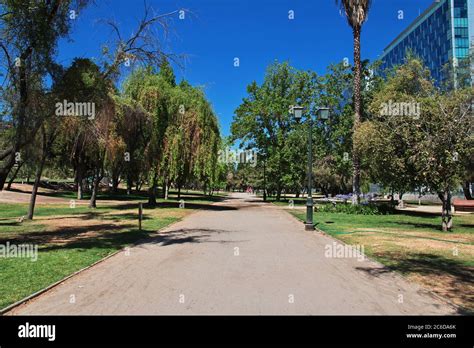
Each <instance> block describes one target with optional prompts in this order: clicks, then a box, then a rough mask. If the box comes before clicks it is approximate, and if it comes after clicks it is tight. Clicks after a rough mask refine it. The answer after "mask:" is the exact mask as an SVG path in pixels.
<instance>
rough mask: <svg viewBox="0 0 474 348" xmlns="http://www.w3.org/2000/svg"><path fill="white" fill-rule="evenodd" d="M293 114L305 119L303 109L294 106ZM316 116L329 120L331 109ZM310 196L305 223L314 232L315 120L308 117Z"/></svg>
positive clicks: (307, 201) (321, 110)
mask: <svg viewBox="0 0 474 348" xmlns="http://www.w3.org/2000/svg"><path fill="white" fill-rule="evenodd" d="M293 114H294V116H295V119H296V120H297V121H299V120H301V119H302V118H303V107H302V106H294V107H293ZM316 116H317V117H318V118H319V119H321V120H327V119H328V118H329V108H327V107H320V108H318V109H317V111H316ZM308 123H309V127H308V130H309V132H308V196H307V199H306V221H305V223H304V225H305V230H306V231H314V222H313V207H314V202H313V118H312V117H311V115H308Z"/></svg>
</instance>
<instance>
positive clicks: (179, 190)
mask: <svg viewBox="0 0 474 348" xmlns="http://www.w3.org/2000/svg"><path fill="white" fill-rule="evenodd" d="M180 198H181V184H179V185H178V199H180Z"/></svg>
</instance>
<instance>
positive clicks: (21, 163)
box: [0, 162, 25, 191]
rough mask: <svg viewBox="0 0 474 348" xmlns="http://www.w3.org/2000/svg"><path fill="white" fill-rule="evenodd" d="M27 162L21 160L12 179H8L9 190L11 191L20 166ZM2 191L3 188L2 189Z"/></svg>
mask: <svg viewBox="0 0 474 348" xmlns="http://www.w3.org/2000/svg"><path fill="white" fill-rule="evenodd" d="M24 163H25V162H20V164H18V167H16V169H15V173H13V175H12V177H11V179H10V181H8V185H7V190H8V191H10V190H11V188H12V184H13V181H15V179H16V176H17V175H18V172H19V171H20V168H21V167H22V166H23V164H24ZM0 191H1V190H0Z"/></svg>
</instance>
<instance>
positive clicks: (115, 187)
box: [112, 176, 120, 193]
mask: <svg viewBox="0 0 474 348" xmlns="http://www.w3.org/2000/svg"><path fill="white" fill-rule="evenodd" d="M119 184H120V179H119V177H118V176H114V177H113V178H112V192H113V193H117V192H118V186H119Z"/></svg>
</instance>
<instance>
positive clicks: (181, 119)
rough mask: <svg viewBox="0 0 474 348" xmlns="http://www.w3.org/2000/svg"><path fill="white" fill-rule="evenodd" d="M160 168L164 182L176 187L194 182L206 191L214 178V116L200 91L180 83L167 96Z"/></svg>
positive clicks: (216, 136)
mask: <svg viewBox="0 0 474 348" xmlns="http://www.w3.org/2000/svg"><path fill="white" fill-rule="evenodd" d="M170 116H171V117H170V124H169V126H168V128H167V131H166V135H165V148H164V157H163V168H166V169H167V172H166V174H165V175H166V179H165V181H166V183H167V185H170V184H171V183H174V185H175V186H176V187H177V189H178V197H179V196H180V193H181V188H182V187H183V186H185V185H186V184H188V183H191V182H194V183H195V184H197V185H198V186H200V187H202V188H203V189H204V190H205V191H206V190H207V189H208V188H209V189H210V188H211V187H212V185H213V184H214V182H215V180H216V171H217V153H218V148H219V143H220V133H219V127H218V122H217V118H216V116H215V114H214V112H213V111H212V108H211V105H210V104H209V103H208V101H207V100H206V98H205V95H204V93H203V91H202V90H201V89H199V88H194V87H192V86H190V85H189V84H188V83H187V82H182V83H181V84H180V85H179V86H177V88H175V89H174V93H173V96H172V98H171V99H170Z"/></svg>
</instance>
